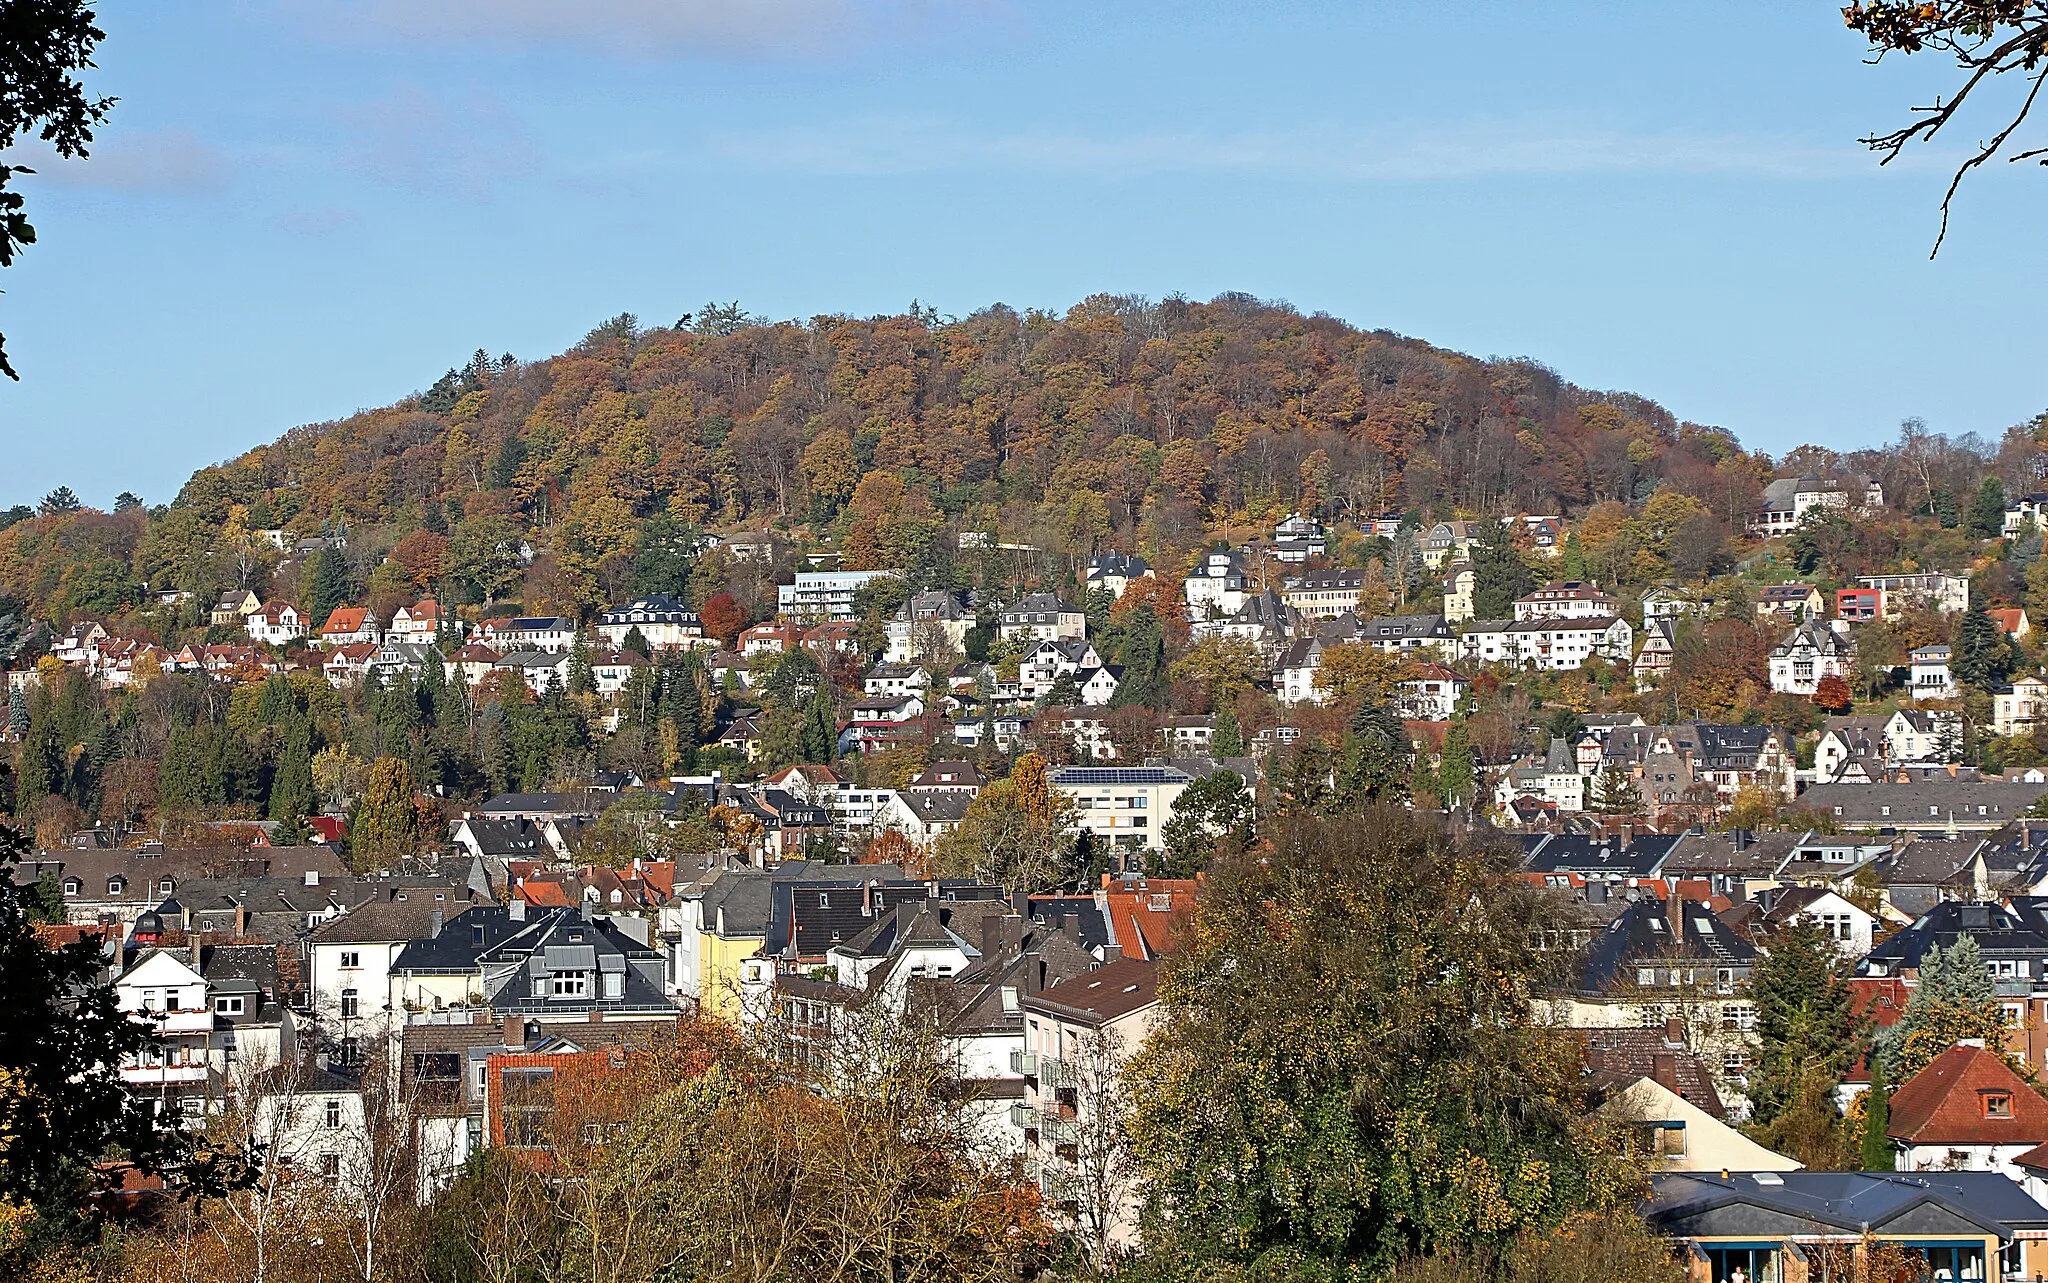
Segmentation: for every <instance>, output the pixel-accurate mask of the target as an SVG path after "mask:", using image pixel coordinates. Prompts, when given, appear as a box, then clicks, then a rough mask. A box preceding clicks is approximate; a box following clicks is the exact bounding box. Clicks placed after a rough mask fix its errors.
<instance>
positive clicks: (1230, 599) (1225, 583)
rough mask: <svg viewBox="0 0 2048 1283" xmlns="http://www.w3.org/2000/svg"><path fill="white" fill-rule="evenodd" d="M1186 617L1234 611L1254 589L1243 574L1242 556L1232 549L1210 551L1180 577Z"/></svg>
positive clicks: (1217, 616)
mask: <svg viewBox="0 0 2048 1283" xmlns="http://www.w3.org/2000/svg"><path fill="white" fill-rule="evenodd" d="M1181 591H1182V593H1183V594H1184V595H1185V596H1186V598H1187V603H1188V619H1189V620H1190V621H1191V622H1196V623H1199V622H1201V621H1202V620H1205V619H1222V618H1224V617H1225V616H1228V615H1234V614H1236V613H1237V612H1238V610H1239V608H1241V607H1242V606H1243V605H1244V603H1245V599H1246V598H1247V597H1249V596H1251V594H1252V593H1253V592H1254V591H1256V590H1255V589H1254V588H1253V587H1252V585H1251V580H1250V578H1249V577H1248V576H1247V575H1246V574H1245V568H1244V558H1243V557H1242V556H1240V555H1239V554H1238V553H1235V552H1211V553H1209V554H1208V555H1207V556H1206V557H1204V558H1203V559H1202V560H1201V562H1200V563H1199V564H1198V565H1196V567H1195V568H1194V570H1193V571H1191V572H1190V573H1189V575H1188V577H1187V578H1186V579H1185V580H1184V581H1182V585H1181Z"/></svg>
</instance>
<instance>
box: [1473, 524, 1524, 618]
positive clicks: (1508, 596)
mask: <svg viewBox="0 0 2048 1283" xmlns="http://www.w3.org/2000/svg"><path fill="white" fill-rule="evenodd" d="M1535 587H1536V576H1535V575H1533V574H1531V573H1530V571H1529V565H1528V563H1527V562H1525V561H1523V560H1522V554H1520V553H1519V552H1516V551H1515V545H1514V540H1513V539H1512V538H1510V537H1509V534H1508V528H1507V525H1506V523H1505V522H1501V521H1489V522H1486V523H1485V524H1484V525H1482V526H1481V527H1480V529H1479V537H1478V539H1477V540H1475V541H1474V543H1473V545H1472V613H1473V615H1474V616H1475V617H1476V618H1479V619H1512V618H1514V614H1515V599H1516V598H1517V597H1526V596H1528V594H1529V592H1530V591H1531V590H1532V589H1534V588H1535Z"/></svg>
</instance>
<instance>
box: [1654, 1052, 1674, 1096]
mask: <svg viewBox="0 0 2048 1283" xmlns="http://www.w3.org/2000/svg"><path fill="white" fill-rule="evenodd" d="M1650 1078H1651V1080H1652V1081H1653V1082H1655V1083H1656V1084H1657V1085H1658V1086H1659V1087H1662V1088H1663V1089H1664V1090H1665V1091H1668V1092H1670V1093H1671V1094H1672V1095H1674V1096H1676V1095H1678V1094H1679V1091H1678V1057H1676V1056H1674V1055H1672V1054H1671V1053H1670V1052H1668V1051H1659V1052H1655V1053H1652V1055H1651V1056H1650Z"/></svg>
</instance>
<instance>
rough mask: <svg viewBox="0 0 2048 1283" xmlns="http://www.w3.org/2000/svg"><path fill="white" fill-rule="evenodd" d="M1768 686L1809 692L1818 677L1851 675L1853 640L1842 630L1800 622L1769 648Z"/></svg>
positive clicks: (1780, 690) (1781, 691) (1785, 692)
mask: <svg viewBox="0 0 2048 1283" xmlns="http://www.w3.org/2000/svg"><path fill="white" fill-rule="evenodd" d="M1769 662H1770V672H1771V689H1772V690H1774V691H1777V692H1778V693H1779V694H1781V695H1812V694H1813V693H1814V691H1815V690H1816V689H1818V688H1819V686H1820V683H1821V680H1822V679H1823V678H1827V677H1839V678H1841V679H1842V680H1843V681H1845V682H1846V681H1852V680H1854V678H1855V668H1856V643H1855V642H1854V641H1852V640H1850V638H1849V636H1848V633H1847V631H1846V629H1843V630H1837V629H1835V628H1830V627H1829V626H1828V625H1826V624H1822V623H1804V624H1801V625H1799V626H1798V627H1797V628H1794V629H1793V630H1792V631H1791V633H1789V634H1788V635H1787V636H1786V638H1785V640H1783V641H1781V642H1779V643H1778V644H1777V645H1776V646H1774V647H1772V648H1771V655H1770V661H1769Z"/></svg>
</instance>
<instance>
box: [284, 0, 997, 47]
mask: <svg viewBox="0 0 2048 1283" xmlns="http://www.w3.org/2000/svg"><path fill="white" fill-rule="evenodd" d="M1003 7H1004V6H1003V5H1002V4H1001V3H999V0H300V2H299V3H298V4H297V5H296V6H295V8H296V10H297V13H298V15H299V19H300V22H301V25H302V26H304V27H305V28H306V29H308V30H310V31H313V32H315V33H317V34H319V35H322V36H324V37H327V38H332V39H340V40H348V41H363V40H372V41H375V40H390V39H393V38H396V39H399V40H403V41H413V42H430V43H444V44H450V45H462V46H470V47H474V46H478V45H483V46H490V47H497V48H521V49H530V48H547V49H554V48H563V47H580V48H583V49H587V50H594V51H597V52H600V53H604V54H610V55H615V56H621V57H626V58H636V59H640V58H665V57H674V56H692V55H701V56H711V57H759V56H766V55H789V54H795V55H818V54H827V53H832V52H835V51H838V50H841V49H844V48H846V47H847V46H849V45H860V44H867V43H872V42H876V41H884V40H904V39H910V40H915V39H920V38H923V37H926V36H929V35H932V34H937V33H942V32H946V31H951V30H957V29H961V28H964V27H967V26H970V25H974V24H976V23H978V22H979V21H981V20H983V19H985V18H988V17H989V16H991V15H993V14H996V13H999V12H1001V11H1002V10H1003Z"/></svg>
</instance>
